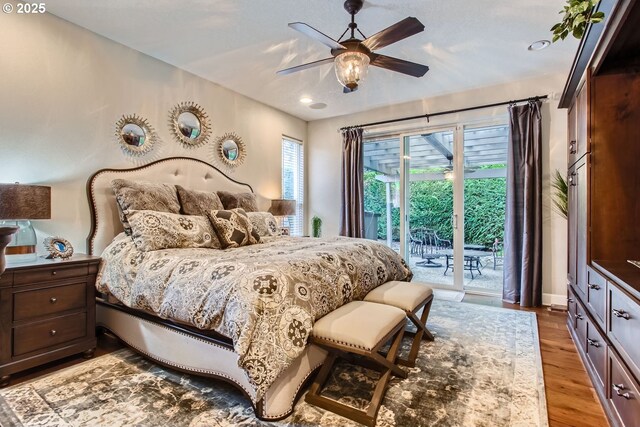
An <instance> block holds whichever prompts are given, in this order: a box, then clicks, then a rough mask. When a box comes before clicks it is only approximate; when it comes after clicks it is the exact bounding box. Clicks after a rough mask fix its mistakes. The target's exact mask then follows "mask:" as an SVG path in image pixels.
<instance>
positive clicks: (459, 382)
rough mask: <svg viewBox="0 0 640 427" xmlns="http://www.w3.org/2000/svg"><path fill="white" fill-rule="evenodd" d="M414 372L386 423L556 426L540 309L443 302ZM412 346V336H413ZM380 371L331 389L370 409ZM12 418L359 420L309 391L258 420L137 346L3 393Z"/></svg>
mask: <svg viewBox="0 0 640 427" xmlns="http://www.w3.org/2000/svg"><path fill="white" fill-rule="evenodd" d="M428 326H429V328H430V330H431V331H432V332H433V333H434V335H435V336H436V341H434V342H427V341H424V342H423V344H422V349H421V352H420V356H419V359H418V362H417V366H416V367H415V368H413V369H411V370H410V372H409V378H408V379H405V380H400V379H398V378H393V379H392V380H391V382H390V386H389V389H388V391H387V394H386V397H385V400H384V404H383V406H382V408H381V409H380V413H379V415H378V423H377V425H378V426H470V427H471V426H473V427H483V426H487V427H489V426H491V427H497V426H522V427H524V426H527V427H530V426H540V427H544V426H547V425H548V422H547V410H546V403H545V395H544V383H543V377H542V365H541V358H540V347H539V340H538V334H537V323H536V317H535V314H533V313H527V312H520V311H514V310H506V309H501V308H494V307H486V306H481V305H474V304H467V303H457V302H450V301H440V300H436V301H434V304H433V308H432V313H431V316H430V318H429V322H428ZM407 344H408V343H407ZM378 376H379V374H378V373H377V372H374V371H369V370H367V369H361V368H356V367H353V366H352V365H347V364H343V365H339V369H337V370H336V372H335V374H334V376H333V378H332V379H331V380H330V382H329V383H328V385H327V388H326V389H325V394H326V395H330V396H331V395H333V396H336V397H339V396H344V397H343V399H344V401H345V402H347V403H349V404H351V405H353V406H357V407H362V406H363V401H365V400H364V399H368V398H369V396H370V394H371V390H372V388H373V384H374V381H375V379H377V377H378ZM0 425H2V426H3V427H8V426H154V427H155V426H176V427H177V426H189V427H196V426H198V427H200V426H202V427H204V426H256V425H258V426H262V425H264V426H268V425H276V426H319V425H321V426H356V425H358V424H356V423H353V422H351V421H349V420H346V419H344V418H342V417H339V416H337V415H334V414H332V413H330V412H327V411H324V410H321V409H318V408H316V407H313V406H311V405H308V404H306V403H305V402H304V398H302V399H300V401H299V402H298V404H297V405H296V408H295V412H294V413H293V415H291V416H290V417H289V418H287V419H285V420H283V421H280V422H278V423H264V422H261V421H259V420H257V419H256V418H255V417H254V415H253V410H252V408H251V406H250V405H249V403H248V401H247V400H246V399H245V398H244V397H243V395H242V394H241V393H240V392H238V391H237V390H236V389H234V388H233V387H231V386H229V385H227V384H226V383H223V382H219V381H214V380H210V379H203V378H197V377H193V376H189V375H184V374H180V373H176V372H173V371H170V370H167V369H164V368H161V367H159V366H158V365H155V364H153V363H151V362H149V361H147V360H145V359H143V358H141V357H140V356H138V355H137V354H135V353H133V352H131V351H130V350H128V349H124V350H120V351H118V352H115V353H111V354H108V355H105V356H102V357H98V358H96V359H93V360H90V361H87V362H84V363H81V364H79V365H76V366H73V367H70V368H67V369H64V370H61V371H58V372H55V373H53V374H51V375H48V376H45V377H41V378H38V379H35V380H33V381H31V382H28V383H24V384H19V385H17V386H14V387H9V388H7V389H3V390H1V391H0Z"/></svg>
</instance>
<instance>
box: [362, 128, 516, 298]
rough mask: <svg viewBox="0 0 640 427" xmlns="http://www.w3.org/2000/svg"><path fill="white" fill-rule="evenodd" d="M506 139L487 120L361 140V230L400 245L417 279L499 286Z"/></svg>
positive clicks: (504, 131) (494, 289)
mask: <svg viewBox="0 0 640 427" xmlns="http://www.w3.org/2000/svg"><path fill="white" fill-rule="evenodd" d="M507 139H508V127H507V126H506V125H504V124H491V125H483V126H462V125H458V126H453V127H446V128H440V129H425V130H424V131H422V132H415V133H409V134H402V135H399V136H385V137H379V138H369V139H368V140H365V145H364V164H365V234H366V237H367V238H372V239H377V240H379V241H381V242H383V243H385V244H387V245H389V246H390V247H391V248H393V249H394V250H396V251H398V252H399V253H400V254H401V255H402V256H403V257H404V258H405V260H406V261H407V263H408V264H409V265H410V266H411V269H412V270H413V272H414V278H415V280H417V281H421V282H427V283H431V284H434V285H435V286H437V287H441V288H446V289H453V290H463V289H469V290H473V291H476V292H488V293H498V292H500V290H501V289H502V255H503V253H502V238H503V234H504V232H503V231H504V205H505V193H506V191H505V190H506V179H505V177H506V162H507Z"/></svg>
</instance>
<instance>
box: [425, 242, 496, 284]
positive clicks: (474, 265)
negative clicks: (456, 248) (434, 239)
mask: <svg viewBox="0 0 640 427" xmlns="http://www.w3.org/2000/svg"><path fill="white" fill-rule="evenodd" d="M438 253H440V254H442V255H444V256H445V258H446V263H447V264H446V268H445V270H444V275H445V276H446V275H447V271H449V268H451V271H453V263H452V262H451V261H452V260H453V249H444V250H441V251H438ZM463 254H464V269H465V270H469V272H470V273H471V278H472V279H473V278H474V276H473V271H474V270H476V271H477V272H478V274H480V275H482V272H481V271H480V267H481V266H482V264H481V263H480V257H484V256H487V255H489V253H488V252H486V251H478V250H473V249H465V250H464V252H463Z"/></svg>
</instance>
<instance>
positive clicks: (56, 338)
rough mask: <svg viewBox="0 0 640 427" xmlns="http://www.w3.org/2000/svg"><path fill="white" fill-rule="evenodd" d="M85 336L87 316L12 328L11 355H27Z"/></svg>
mask: <svg viewBox="0 0 640 427" xmlns="http://www.w3.org/2000/svg"><path fill="white" fill-rule="evenodd" d="M86 335H87V314H86V313H78V314H71V315H68V316H62V317H56V318H54V319H49V320H47V321H44V322H38V323H32V324H30V325H24V326H16V327H15V328H13V355H14V356H19V355H21V354H25V353H29V352H31V351H35V350H39V349H42V348H46V347H51V346H54V345H56V344H61V343H63V342H66V341H72V340H75V339H77V338H82V337H84V336H86Z"/></svg>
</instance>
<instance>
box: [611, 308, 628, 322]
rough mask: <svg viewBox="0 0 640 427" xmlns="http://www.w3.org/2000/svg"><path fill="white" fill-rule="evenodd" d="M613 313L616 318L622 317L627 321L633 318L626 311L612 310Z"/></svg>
mask: <svg viewBox="0 0 640 427" xmlns="http://www.w3.org/2000/svg"><path fill="white" fill-rule="evenodd" d="M611 311H612V312H613V315H614V316H616V317H621V318H623V319H625V320H629V319H630V318H631V316H630V315H629V313H627V312H626V311H624V310H618V309H617V308H614V309H612V310H611Z"/></svg>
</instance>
